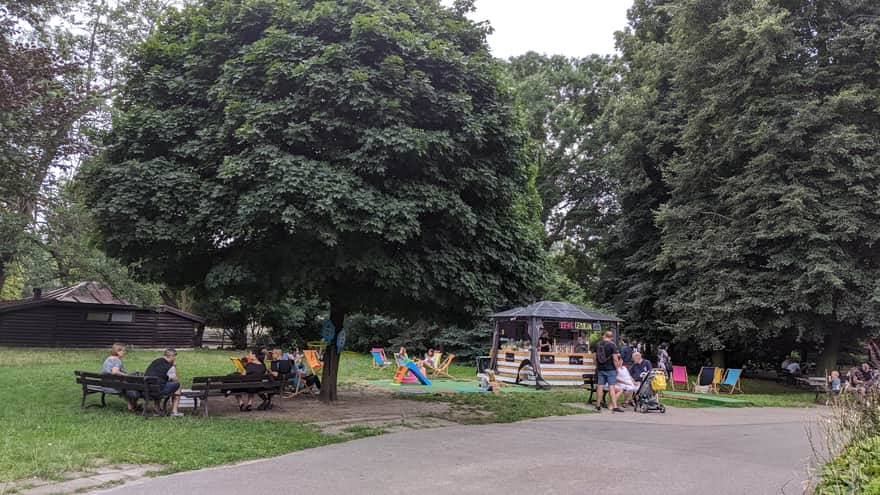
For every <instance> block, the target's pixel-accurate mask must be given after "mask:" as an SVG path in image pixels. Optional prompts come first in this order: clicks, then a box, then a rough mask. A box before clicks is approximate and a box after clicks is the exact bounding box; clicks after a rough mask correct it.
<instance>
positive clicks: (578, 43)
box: [443, 0, 632, 58]
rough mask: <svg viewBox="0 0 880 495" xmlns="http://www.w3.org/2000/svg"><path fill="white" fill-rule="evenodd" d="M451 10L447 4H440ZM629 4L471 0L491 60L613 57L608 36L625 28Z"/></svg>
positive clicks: (615, 0)
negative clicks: (485, 30) (486, 27)
mask: <svg viewBox="0 0 880 495" xmlns="http://www.w3.org/2000/svg"><path fill="white" fill-rule="evenodd" d="M443 2H444V3H445V4H448V5H452V0H443ZM630 5H632V0H477V2H476V6H477V11H476V12H475V13H472V14H471V18H473V19H474V20H478V21H482V20H487V19H488V20H489V21H490V22H491V24H492V27H494V28H495V33H494V34H492V36H490V37H489V45H490V46H491V47H492V53H493V54H494V55H495V56H496V57H500V58H507V57H510V56H512V55H521V54H523V53H525V52H527V51H529V50H533V51H536V52H538V53H547V54H562V55H568V56H570V57H583V56H586V55H589V54H591V53H599V54H610V53H614V32H615V31H619V30H621V29H623V27H624V26H625V25H626V9H628V8H629V7H630Z"/></svg>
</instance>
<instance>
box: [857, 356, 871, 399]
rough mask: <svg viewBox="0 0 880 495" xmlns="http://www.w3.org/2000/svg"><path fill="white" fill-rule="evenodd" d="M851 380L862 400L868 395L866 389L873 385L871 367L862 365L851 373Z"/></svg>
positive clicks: (866, 364) (865, 364)
mask: <svg viewBox="0 0 880 495" xmlns="http://www.w3.org/2000/svg"><path fill="white" fill-rule="evenodd" d="M852 380H853V385H855V387H856V391H857V392H858V394H859V396H860V397H862V398H864V397H865V395H866V394H867V393H868V389H870V388H871V386H872V385H873V384H874V375H873V370H871V365H869V364H868V363H862V367H861V368H859V369H857V370H856V371H855V373H853V376H852Z"/></svg>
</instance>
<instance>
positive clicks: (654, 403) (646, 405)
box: [633, 369, 666, 414]
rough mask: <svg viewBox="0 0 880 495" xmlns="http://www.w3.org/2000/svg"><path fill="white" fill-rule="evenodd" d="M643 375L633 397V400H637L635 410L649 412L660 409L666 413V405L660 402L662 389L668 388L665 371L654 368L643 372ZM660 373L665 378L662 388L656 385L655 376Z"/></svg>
mask: <svg viewBox="0 0 880 495" xmlns="http://www.w3.org/2000/svg"><path fill="white" fill-rule="evenodd" d="M642 375H643V376H642V382H641V384H640V385H639V388H638V390H636V395H635V397H634V398H633V401H634V402H635V407H634V408H633V412H640V413H647V412H648V411H660V412H661V413H664V414H665V413H666V406H664V405H663V404H661V403H660V394H659V391H660V390H662V389H665V388H666V380H665V378H666V377H665V376H664V375H663V371H662V370H658V369H652V370H650V371H648V372H646V373H642ZM658 375H659V376H663V378H664V380H662V381H663V384H662V388H660V387H658V386H654V377H657V376H658ZM658 385H660V384H658ZM655 388H660V390H655Z"/></svg>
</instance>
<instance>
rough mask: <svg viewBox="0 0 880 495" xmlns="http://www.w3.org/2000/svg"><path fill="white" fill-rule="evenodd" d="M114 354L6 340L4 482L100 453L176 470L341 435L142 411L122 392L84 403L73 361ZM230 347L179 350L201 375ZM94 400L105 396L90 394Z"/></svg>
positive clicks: (189, 368) (186, 368) (184, 364)
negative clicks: (130, 406)
mask: <svg viewBox="0 0 880 495" xmlns="http://www.w3.org/2000/svg"><path fill="white" fill-rule="evenodd" d="M106 354H107V353H106V352H104V351H57V350H51V351H47V350H35V349H0V377H2V379H0V380H2V384H3V385H2V387H0V401H2V404H3V407H2V408H0V424H2V425H3V435H2V436H0V482H7V481H12V480H19V479H23V478H28V477H34V476H36V477H43V478H53V477H56V476H58V475H59V474H61V473H63V472H65V471H76V470H79V469H81V468H83V467H87V466H90V465H93V463H94V462H95V460H96V459H101V460H103V462H118V463H122V462H125V463H156V464H163V465H166V466H168V471H179V470H187V469H195V468H200V467H205V466H213V465H219V464H227V463H230V462H234V461H239V460H243V459H253V458H260V457H267V456H272V455H277V454H282V453H285V452H291V451H294V450H300V449H304V448H309V447H316V446H319V445H324V444H328V443H333V442H337V441H341V440H342V438H340V437H335V436H330V435H324V434H322V433H320V432H318V431H316V430H315V429H313V428H311V427H308V426H305V425H301V424H296V423H292V422H289V421H283V420H275V421H270V420H264V421H249V420H242V419H240V418H235V417H210V418H190V417H185V418H149V419H144V418H141V417H140V416H138V415H134V414H130V413H128V412H126V411H125V403H124V402H123V401H122V400H121V399H119V398H117V397H108V407H107V409H100V408H89V409H87V410H85V411H82V410H80V407H79V403H80V397H81V395H82V392H81V389H80V388H79V386H78V385H76V384H75V383H74V376H73V371H74V370H78V369H82V370H95V371H98V370H99V369H100V366H101V363H102V362H103V360H104V358H105V357H106ZM157 354H158V353H157V352H147V351H132V352H130V353H129V354H128V355H126V357H125V365H126V367H127V369H128V370H130V371H136V370H140V371H143V370H144V369H145V368H146V366H147V364H148V363H149V362H150V361H151V360H152V359H154V358H155V357H157ZM230 355H232V353H228V352H217V351H182V352H181V353H180V355H179V358H178V360H179V372H180V375H181V381H182V382H183V383H184V384H188V383H190V381H191V379H192V377H193V376H197V375H216V374H225V373H229V372H231V371H232V369H231V365H230V363H229V360H228V356H230ZM96 400H98V396H95V395H92V396H91V397H89V401H90V403H91V402H93V401H96Z"/></svg>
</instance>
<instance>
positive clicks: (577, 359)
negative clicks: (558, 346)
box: [568, 356, 584, 365]
mask: <svg viewBox="0 0 880 495" xmlns="http://www.w3.org/2000/svg"><path fill="white" fill-rule="evenodd" d="M568 364H580V365H582V364H584V357H583V356H568Z"/></svg>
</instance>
